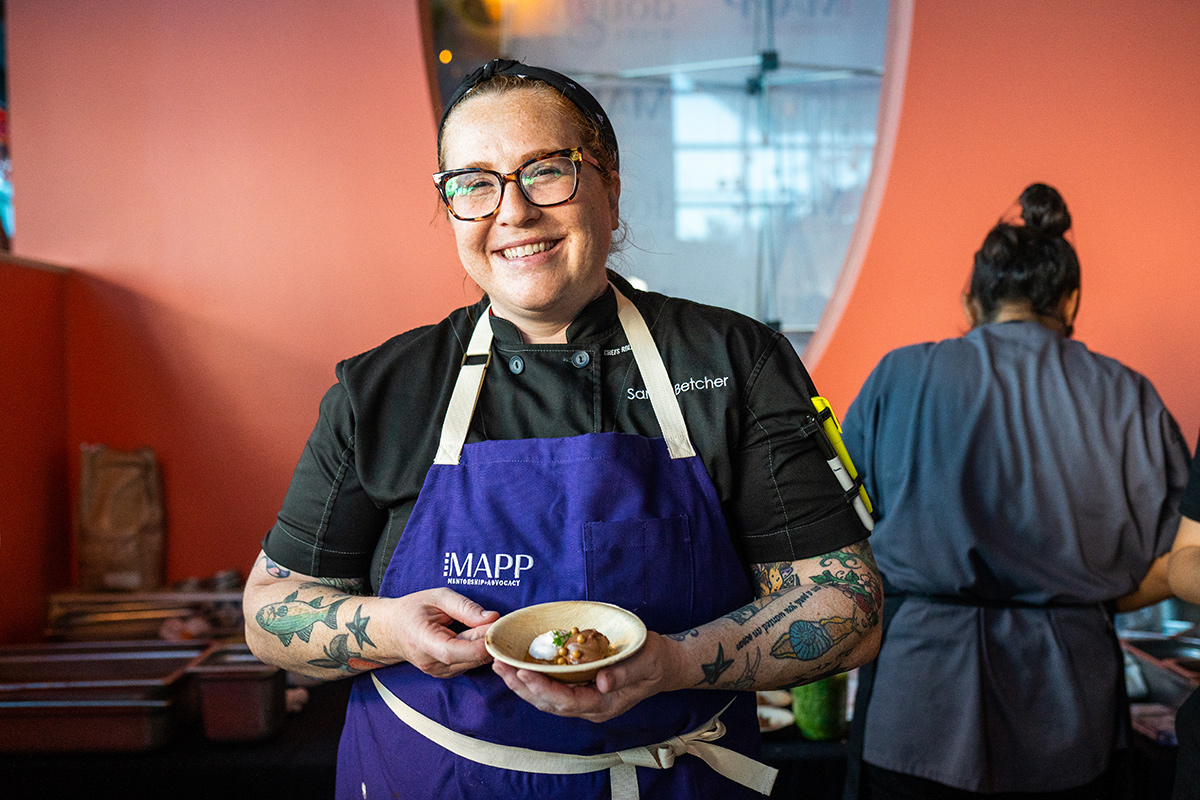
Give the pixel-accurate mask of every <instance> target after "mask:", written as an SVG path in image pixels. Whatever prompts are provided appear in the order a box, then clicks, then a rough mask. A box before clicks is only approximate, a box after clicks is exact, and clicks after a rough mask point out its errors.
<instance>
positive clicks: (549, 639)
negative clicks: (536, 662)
mask: <svg viewBox="0 0 1200 800" xmlns="http://www.w3.org/2000/svg"><path fill="white" fill-rule="evenodd" d="M566 635H567V631H546V632H545V633H543V634H542V635H541V636H539V637H537V638H536V639H534V640H533V641H532V642H530V643H529V657H530V658H538V659H542V660H543V661H553V660H554V657H555V656H556V655H558V645H556V644H555V643H554V637H555V636H560V637H566Z"/></svg>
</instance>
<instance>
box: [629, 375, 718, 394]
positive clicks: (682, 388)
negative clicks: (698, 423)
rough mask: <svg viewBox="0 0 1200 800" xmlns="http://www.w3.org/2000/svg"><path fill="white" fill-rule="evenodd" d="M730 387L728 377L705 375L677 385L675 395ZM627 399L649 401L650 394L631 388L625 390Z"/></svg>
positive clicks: (643, 390)
mask: <svg viewBox="0 0 1200 800" xmlns="http://www.w3.org/2000/svg"><path fill="white" fill-rule="evenodd" d="M728 385H729V376H728V375H722V376H720V377H717V378H710V377H708V376H707V375H705V376H704V377H703V378H688V379H687V380H686V381H684V382H683V383H677V384H675V394H683V393H684V392H702V391H705V390H706V389H723V388H724V387H726V386H728ZM625 399H626V400H649V399H650V393H649V392H647V391H646V390H645V389H634V388H629V389H626V390H625Z"/></svg>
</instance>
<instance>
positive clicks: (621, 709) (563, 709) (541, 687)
mask: <svg viewBox="0 0 1200 800" xmlns="http://www.w3.org/2000/svg"><path fill="white" fill-rule="evenodd" d="M676 647H677V645H676V643H675V642H673V641H671V640H670V639H667V638H665V637H663V636H660V635H659V634H657V633H654V632H652V631H651V632H648V633H647V634H646V643H645V644H644V645H642V649H641V650H639V651H638V652H637V654H636V655H634V656H633V657H631V658H628V659H626V660H624V661H621V662H618V663H616V664H614V665H612V666H611V667H605V668H604V669H602V670H600V672H598V673H597V674H596V680H595V682H594V683H586V684H571V683H562V682H561V681H556V680H553V679H551V678H548V677H546V675H544V674H542V673H540V672H533V671H532V670H527V669H517V668H516V667H513V666H510V665H508V664H504V663H502V662H500V661H493V662H492V670H493V671H494V672H495V673H496V674H497V675H499V676H500V677H501V678H502V679H503V680H504V682H505V683H506V684H507V685H508V688H510V689H512V690H513V691H514V692H515V693H516V694H517V695H518V696H519V697H520V698H521V699H523V700H525V701H526V702H528V703H530V704H531V705H533V706H535V707H536V708H538V709H540V710H542V711H545V712H547V713H549V714H555V715H557V716H560V717H580V718H582V719H586V720H588V721H590V722H604V721H606V720H610V719H612V718H613V717H616V716H619V715H621V714H624V713H625V712H626V711H628V710H629V709H631V708H633V707H634V706H635V705H637V704H638V703H640V702H641V701H642V700H645V699H646V698H647V697H650V696H651V695H653V694H658V693H659V692H664V691H671V690H672V689H677V688H681V687H679V686H675V685H674V678H675V674H674V667H673V663H674V660H673V656H674V655H675V653H674V649H675V648H676Z"/></svg>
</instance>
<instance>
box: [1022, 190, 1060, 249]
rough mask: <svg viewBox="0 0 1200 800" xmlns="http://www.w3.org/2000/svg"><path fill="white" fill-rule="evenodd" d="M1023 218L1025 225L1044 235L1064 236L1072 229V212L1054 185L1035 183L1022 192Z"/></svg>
mask: <svg viewBox="0 0 1200 800" xmlns="http://www.w3.org/2000/svg"><path fill="white" fill-rule="evenodd" d="M1019 202H1020V204H1021V219H1023V220H1025V227H1027V228H1029V229H1030V230H1031V231H1036V232H1038V233H1041V234H1043V235H1044V236H1062V235H1063V234H1064V233H1066V232H1067V231H1069V230H1070V229H1071V212H1069V211H1067V203H1066V201H1065V200H1063V199H1062V195H1061V194H1059V193H1058V190H1057V189H1055V188H1054V187H1053V186H1047V185H1046V184H1044V183H1033V184H1030V185H1029V186H1028V187H1026V188H1025V191H1023V192H1021V197H1020V200H1019Z"/></svg>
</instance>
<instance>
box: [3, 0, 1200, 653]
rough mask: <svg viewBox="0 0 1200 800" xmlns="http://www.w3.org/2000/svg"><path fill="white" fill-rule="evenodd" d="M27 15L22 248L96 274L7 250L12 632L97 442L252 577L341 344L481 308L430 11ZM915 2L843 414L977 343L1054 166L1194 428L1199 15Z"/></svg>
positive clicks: (1112, 316)
mask: <svg viewBox="0 0 1200 800" xmlns="http://www.w3.org/2000/svg"><path fill="white" fill-rule="evenodd" d="M6 5H7V30H8V37H9V41H8V50H9V56H8V67H9V89H10V91H9V97H10V112H11V138H12V146H13V153H14V170H15V171H14V191H15V197H16V204H17V205H16V237H15V242H14V244H15V249H16V253H17V254H18V255H21V256H25V257H28V258H33V259H38V260H41V261H47V262H52V263H56V264H62V265H65V266H68V267H71V268H72V270H73V271H72V273H71V275H70V276H68V277H66V278H65V280H59V278H58V277H56V278H51V279H49V280H47V278H46V277H45V276H41V277H34V278H29V277H28V276H22V277H19V278H13V277H12V275H11V273H8V272H6V271H3V270H5V269H6V268H0V289H2V290H3V291H4V292H5V295H4V296H5V298H7V297H9V296H10V295H9V294H8V292H9V291H10V289H13V287H16V288H15V289H14V291H15V292H16V294H15V295H12V296H14V297H16V298H17V299H16V300H15V301H14V302H15V303H16V304H17V306H20V307H21V308H22V316H21V317H20V319H21V320H23V321H21V322H17V323H13V324H19V325H21V326H23V327H22V328H21V331H15V330H13V329H11V327H10V324H9V320H11V319H14V318H13V317H11V316H9V317H6V318H5V320H4V322H3V323H0V356H3V357H4V358H5V359H21V361H20V364H21V367H20V368H22V369H29V370H32V371H33V372H32V373H31V374H34V375H35V380H33V381H32V388H31V389H30V392H31V393H32V394H31V396H29V397H21V398H19V403H21V404H23V405H21V410H19V412H18V416H17V417H16V418H17V419H18V420H20V421H22V422H23V423H25V424H27V425H28V426H29V428H30V429H29V431H28V433H29V435H30V438H29V442H26V440H25V439H23V438H20V437H21V436H24V435H25V432H20V435H18V432H13V431H9V432H6V433H5V437H6V438H4V439H0V443H2V444H3V445H4V446H5V453H6V457H5V459H0V461H6V462H8V461H10V459H11V456H10V455H7V454H8V453H9V449H10V448H19V447H23V446H24V447H29V448H31V449H32V451H33V452H32V453H30V454H29V455H28V456H27V457H26V462H27V463H29V464H30V465H32V467H33V468H34V470H35V471H36V472H37V474H38V475H40V478H38V479H34V480H32V482H31V483H32V485H29V486H25V485H24V484H21V486H25V488H24V489H22V490H20V491H14V492H13V493H12V494H11V495H9V494H7V490H6V497H10V498H12V500H13V502H12V505H13V506H15V507H16V510H15V512H11V510H10V512H11V513H15V514H16V515H18V516H20V517H21V520H22V521H21V522H20V523H19V524H17V525H15V526H14V527H13V528H12V529H11V530H10V529H9V528H7V527H6V528H5V529H4V530H3V531H0V535H2V536H3V539H2V541H0V547H2V548H3V550H2V551H0V553H2V554H0V558H2V559H3V563H4V567H3V570H4V574H5V578H6V580H7V581H11V580H12V579H13V575H14V574H15V573H16V572H20V573H22V574H26V573H29V574H30V575H32V577H30V578H28V580H27V582H26V583H23V584H21V587H20V588H21V590H22V591H21V593H20V594H19V596H20V598H21V599H20V601H18V604H17V605H16V606H10V608H9V611H10V612H11V613H12V614H14V615H17V616H23V617H24V618H25V619H26V620H28V621H27V622H25V623H23V627H22V628H20V630H19V631H18V630H17V629H14V628H3V629H0V640H3V639H10V640H11V639H14V638H15V637H16V636H18V635H20V636H24V635H25V634H27V633H29V632H30V631H33V632H36V631H37V630H40V623H41V619H40V617H41V616H43V615H44V608H45V597H44V592H45V591H52V590H54V589H56V588H61V587H62V586H63V585H66V584H67V583H68V578H69V574H70V571H71V564H72V559H71V558H70V554H69V553H68V552H65V548H64V542H67V541H69V536H68V535H67V533H66V531H67V530H69V522H68V520H67V517H66V511H65V510H63V509H62V507H61V506H62V504H64V503H71V502H73V498H74V491H75V490H74V484H73V482H72V478H71V475H73V473H74V471H75V470H76V469H77V463H78V457H77V454H78V448H79V446H80V444H82V443H85V442H99V443H104V444H106V445H109V446H112V447H118V448H134V447H138V446H142V445H148V446H151V447H153V448H154V449H155V450H156V452H157V453H158V455H159V458H160V460H161V462H162V466H163V477H164V488H165V492H166V495H167V498H168V506H167V525H168V563H167V568H168V578H169V579H170V580H177V579H180V578H184V577H188V576H192V575H199V576H206V575H211V574H212V573H214V572H216V571H218V570H221V569H226V568H239V569H241V570H242V571H243V572H244V571H245V569H246V567H247V566H248V565H249V561H250V559H251V558H252V557H253V555H254V553H255V552H256V551H257V548H258V542H259V540H260V538H261V536H262V534H263V533H264V531H265V530H266V529H267V528H268V527H269V526H270V525H271V524H272V522H273V520H274V515H275V511H276V509H277V507H278V505H279V502H280V500H281V498H282V496H283V493H284V491H285V489H286V487H287V483H288V480H289V478H290V476H291V471H292V468H293V466H294V464H295V461H296V458H297V456H298V455H299V452H300V449H301V447H302V446H303V442H304V440H305V437H306V436H307V434H308V432H309V430H310V429H311V427H312V425H313V423H314V421H315V419H316V408H317V403H318V401H319V399H320V397H321V394H322V393H323V392H324V390H325V388H326V387H327V386H328V385H329V384H330V383H331V382H332V380H333V370H332V368H333V364H334V363H335V362H336V361H337V360H338V359H340V358H343V357H345V356H348V355H351V354H353V353H356V352H359V351H361V350H363V349H366V348H368V347H371V346H373V345H374V344H376V343H378V342H379V341H381V340H383V339H384V338H386V337H387V336H389V335H391V334H392V333H394V332H397V331H400V330H404V329H406V328H410V327H413V326H415V325H419V324H422V323H426V322H432V321H434V320H436V319H438V318H439V317H440V316H442V315H443V314H444V313H445V312H446V311H448V310H449V309H450V308H452V307H454V306H456V305H460V304H462V303H464V302H468V301H470V300H472V299H474V297H475V295H474V287H473V285H472V284H471V283H470V282H469V281H467V280H466V279H465V278H464V277H463V275H462V272H461V269H460V268H459V267H458V266H457V260H456V258H455V256H454V250H453V245H452V242H451V240H450V237H449V232H448V230H447V228H446V227H445V226H444V225H443V224H441V223H439V222H437V221H436V219H437V216H438V209H437V205H436V200H435V196H434V194H433V192H432V190H431V187H430V184H429V178H428V174H429V173H430V172H432V171H433V170H434V168H435V157H434V138H435V130H434V125H435V116H434V111H433V105H434V102H433V98H432V95H431V89H430V86H431V83H430V81H429V77H428V65H427V63H426V49H427V48H426V36H425V31H424V22H425V14H424V13H423V12H424V9H423V4H422V3H421V2H419V0H408V2H404V1H403V0H358V2H356V3H354V4H353V6H352V11H351V10H348V8H349V7H348V6H347V5H346V4H339V3H328V2H323V1H322V0H256V2H254V3H247V2H244V0H205V1H204V2H199V0H7V4H6ZM896 8H897V9H898V10H900V11H903V12H904V13H903V14H897V15H894V16H895V18H896V19H901V20H902V19H910V20H911V40H910V39H909V38H908V36H907V33H908V30H907V29H905V30H904V31H903V33H904V35H903V36H901V37H900V38H899V39H898V41H899V42H901V43H908V44H909V45H910V47H909V49H908V51H907V73H906V74H904V73H895V72H894V73H893V75H896V74H900V75H903V81H900V82H897V86H896V89H895V91H894V92H893V93H892V95H891V97H890V99H889V102H890V104H891V105H890V106H889V108H890V109H892V111H893V112H895V113H893V114H892V115H891V116H890V117H889V118H888V119H887V120H886V124H885V126H884V127H885V129H890V130H891V133H890V134H889V133H886V132H885V134H884V136H885V137H886V136H889V135H891V136H894V142H893V147H892V148H886V147H881V148H880V151H881V153H889V152H890V154H891V159H890V168H889V169H886V170H882V169H881V170H880V171H878V172H877V174H876V175H875V177H874V179H873V180H874V185H873V187H872V190H871V191H872V194H871V196H870V198H869V202H868V211H869V212H870V213H868V214H866V215H865V216H864V220H863V224H862V227H861V232H862V236H861V237H860V241H859V242H858V243H857V244H856V247H855V250H854V253H853V256H852V259H851V264H850V269H849V270H848V278H847V280H845V281H844V282H843V283H842V285H841V286H840V287H839V293H838V298H837V301H836V302H835V303H833V304H831V308H830V311H829V312H828V315H827V319H826V324H825V325H824V327H823V330H822V332H821V334H820V336H819V338H818V339H816V340H815V341H814V343H813V345H812V346H811V347H810V348H809V352H808V353H807V354H806V359H807V360H808V361H809V363H810V365H812V366H813V368H814V373H815V377H816V379H817V382H818V385H819V386H821V387H822V389H823V391H824V392H825V394H827V395H828V396H829V397H830V398H831V399H832V400H833V401H834V403H835V406H836V407H838V408H844V407H845V405H846V404H848V403H849V401H850V400H851V399H852V398H853V396H854V394H855V393H856V392H857V389H858V386H859V385H860V384H861V382H862V380H863V378H864V377H865V376H866V374H867V372H868V371H869V370H870V368H871V367H872V366H873V365H874V363H875V362H876V361H877V360H878V358H879V357H880V356H881V355H882V354H883V353H884V352H886V351H887V350H888V349H890V348H892V347H895V346H898V345H901V344H906V343H909V342H913V341H919V340H923V339H930V338H940V337H944V336H952V335H955V334H957V333H959V332H960V331H961V330H962V323H961V317H960V315H959V310H958V294H959V292H960V291H961V290H962V288H963V286H964V284H965V281H966V278H967V273H968V270H969V266H970V263H971V256H972V254H973V253H974V250H975V249H976V247H977V246H978V244H979V242H980V241H981V240H982V238H983V235H984V233H985V231H986V230H987V228H988V227H989V226H990V225H991V224H992V223H993V222H994V221H995V220H996V218H997V217H998V216H1000V214H1001V213H1002V212H1004V211H1005V209H1006V207H1007V206H1008V205H1009V204H1010V203H1011V202H1012V201H1013V200H1014V199H1015V198H1016V196H1017V194H1018V193H1019V192H1020V190H1021V189H1022V188H1023V187H1024V186H1025V185H1026V184H1027V183H1029V182H1032V181H1035V180H1041V181H1046V182H1049V183H1052V184H1054V185H1056V186H1058V187H1059V188H1060V189H1061V190H1062V191H1063V193H1064V195H1065V196H1066V198H1067V201H1068V203H1069V204H1070V205H1071V209H1072V212H1073V213H1074V215H1075V218H1076V230H1075V237H1076V243H1077V245H1078V247H1079V251H1080V256H1081V259H1082V262H1083V268H1084V288H1083V309H1082V312H1081V316H1080V319H1079V323H1078V336H1079V337H1080V338H1081V339H1082V340H1084V341H1086V342H1087V343H1088V344H1090V345H1091V346H1092V347H1093V348H1095V349H1097V350H1099V351H1101V352H1105V353H1108V354H1111V355H1114V356H1116V357H1118V358H1120V359H1122V360H1124V361H1125V362H1126V363H1128V364H1130V365H1131V366H1133V367H1135V368H1137V369H1140V370H1142V371H1143V372H1145V373H1146V374H1147V375H1149V376H1150V377H1151V379H1152V380H1154V382H1155V383H1156V385H1157V386H1158V387H1159V389H1160V390H1161V392H1162V394H1163V395H1164V397H1165V398H1166V400H1167V402H1168V404H1169V405H1170V406H1171V407H1172V408H1173V409H1174V410H1175V411H1176V413H1177V416H1178V417H1179V419H1180V421H1181V422H1182V423H1183V425H1184V428H1185V432H1187V433H1188V435H1189V438H1192V437H1194V436H1195V432H1196V428H1197V426H1198V425H1200V393H1196V392H1194V391H1190V390H1191V387H1192V386H1193V385H1194V383H1195V381H1196V376H1197V375H1198V374H1200V343H1197V341H1196V337H1195V334H1194V331H1195V325H1194V323H1193V322H1192V320H1193V317H1194V310H1195V305H1196V298H1197V293H1196V291H1195V278H1194V275H1195V274H1196V264H1195V263H1194V262H1195V256H1194V254H1195V253H1196V252H1198V251H1200V247H1197V245H1198V244H1200V242H1198V241H1197V239H1198V238H1200V234H1198V233H1197V231H1198V230H1200V228H1198V226H1197V225H1196V220H1197V219H1200V193H1197V192H1196V191H1195V190H1196V187H1197V186H1200V174H1198V173H1200V159H1197V158H1195V155H1194V153H1193V151H1194V150H1195V149H1196V148H1197V146H1200V96H1198V95H1197V94H1196V93H1195V91H1194V88H1193V87H1195V86H1196V85H1198V84H1200V61H1198V60H1197V59H1196V58H1195V57H1194V47H1193V43H1194V42H1196V41H1200V6H1197V5H1196V4H1195V3H1192V2H1190V0H1160V1H1159V2H1155V3H1143V4H1132V3H1127V2H1117V1H1116V0H1062V2H1057V3H1044V2H1042V1H1041V0H997V1H996V2H992V3H964V2H961V0H921V2H920V3H915V4H914V3H912V2H911V0H896ZM906 15H907V16H906ZM892 52H893V56H892V58H893V59H895V58H898V57H899V58H900V62H903V60H904V59H903V58H902V56H903V55H904V54H905V51H904V49H903V48H897V47H895V46H894V47H893V48H892ZM897 54H899V55H897ZM59 277H61V276H59ZM855 277H857V280H854V278H855ZM6 302H7V300H6ZM60 323H61V324H60ZM28 331H32V332H34V333H35V334H36V337H37V338H38V342H39V343H38V344H36V345H35V346H33V349H32V350H28V351H26V350H24V349H22V348H23V347H25V345H20V346H19V347H15V346H14V345H13V342H29V341H30V338H28V336H27V333H26V332H28ZM39 354H40V356H41V357H39ZM56 359H57V361H56ZM56 363H57V364H58V365H59V366H60V367H63V369H62V370H57V371H56V369H55V368H54V365H55V364H56ZM64 372H65V378H63V377H62V375H63V374H64ZM11 374H12V373H11V372H10V373H9V374H6V376H5V379H4V380H5V381H6V384H5V387H6V391H5V392H3V393H2V394H0V403H12V402H13V397H16V396H17V394H19V393H16V392H14V391H13V390H12V389H11V387H12V386H13V384H11V383H9V381H10V380H11V378H10V377H9V376H10V375H11ZM42 397H44V398H47V399H46V400H45V401H44V402H45V403H46V404H47V405H46V407H47V408H48V409H49V411H48V412H47V414H46V416H45V419H38V418H37V415H36V414H31V413H30V411H29V407H30V406H29V403H31V402H32V403H40V402H43V401H42V400H39V399H38V398H42ZM56 398H57V399H56ZM7 408H8V406H7V405H5V406H4V410H7ZM18 439H19V441H18ZM1192 440H1193V441H1194V439H1192ZM10 463H11V462H10ZM0 469H2V470H3V471H2V472H0V479H3V480H5V483H6V485H7V486H12V485H13V483H12V481H13V476H14V474H15V473H14V471H13V469H12V468H11V467H10V466H9V465H8V463H6V464H4V466H3V467H2V468H0ZM38 480H40V481H41V483H40V484H39V483H37V481H38ZM64 483H65V484H66V485H67V486H68V487H70V488H69V489H68V488H61V487H62V486H63V484H64ZM15 553H20V554H21V555H20V556H19V557H15V556H14V554H15ZM39 593H42V594H40V595H39ZM35 623H36V624H35Z"/></svg>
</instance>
